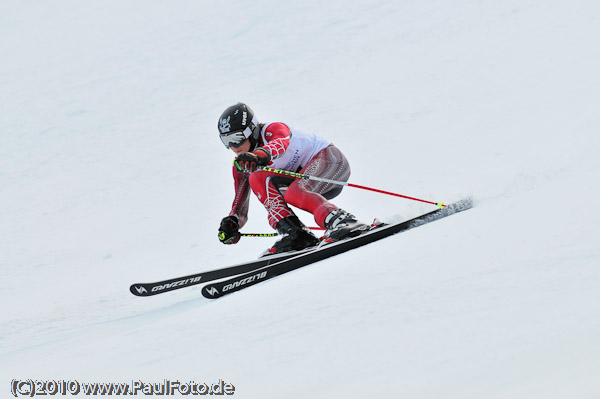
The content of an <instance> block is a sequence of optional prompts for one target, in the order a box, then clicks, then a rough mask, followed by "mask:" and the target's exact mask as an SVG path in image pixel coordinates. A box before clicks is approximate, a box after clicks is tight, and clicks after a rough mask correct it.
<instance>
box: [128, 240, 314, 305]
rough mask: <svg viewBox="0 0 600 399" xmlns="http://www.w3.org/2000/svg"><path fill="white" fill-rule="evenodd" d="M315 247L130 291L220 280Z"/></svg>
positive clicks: (139, 293)
mask: <svg viewBox="0 0 600 399" xmlns="http://www.w3.org/2000/svg"><path fill="white" fill-rule="evenodd" d="M310 250H314V248H309V249H306V250H303V251H295V252H287V253H282V254H277V255H270V256H268V257H264V258H260V259H257V260H253V261H250V262H246V263H240V264H238V265H235V266H228V267H224V268H222V269H215V270H210V271H206V272H202V273H196V274H191V275H189V276H184V277H177V278H172V279H169V280H163V281H157V282H154V283H138V284H132V285H131V286H130V287H129V291H131V293H132V294H133V295H136V296H152V295H156V294H162V293H163V292H168V291H173V290H177V289H179V288H184V287H190V286H192V285H196V284H203V283H206V282H209V281H213V280H219V279H222V278H227V277H231V276H236V275H238V274H242V273H248V272H250V271H252V270H256V269H260V268H262V267H265V266H268V265H271V264H273V263H277V262H281V261H282V260H285V259H289V258H292V257H294V256H297V255H299V254H303V253H306V252H308V251H310Z"/></svg>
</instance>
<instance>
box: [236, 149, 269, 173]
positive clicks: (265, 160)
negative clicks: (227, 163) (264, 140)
mask: <svg viewBox="0 0 600 399" xmlns="http://www.w3.org/2000/svg"><path fill="white" fill-rule="evenodd" d="M235 161H236V162H237V164H238V165H239V167H240V168H242V170H244V171H246V172H254V171H255V170H256V169H257V168H258V167H259V166H267V165H268V164H269V162H271V155H270V154H269V152H268V151H267V150H264V149H262V148H258V149H257V150H255V151H254V152H244V153H243V154H240V155H238V157H237V158H236V159H235Z"/></svg>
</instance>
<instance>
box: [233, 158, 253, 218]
mask: <svg viewBox="0 0 600 399" xmlns="http://www.w3.org/2000/svg"><path fill="white" fill-rule="evenodd" d="M248 177H249V175H248V174H247V173H243V172H242V171H240V170H238V169H237V167H236V166H235V165H234V166H233V182H234V188H235V197H234V199H233V204H232V205H231V212H229V216H235V217H237V219H238V224H239V227H240V228H241V227H244V225H245V224H246V222H247V221H248V206H249V205H250V184H249V183H248Z"/></svg>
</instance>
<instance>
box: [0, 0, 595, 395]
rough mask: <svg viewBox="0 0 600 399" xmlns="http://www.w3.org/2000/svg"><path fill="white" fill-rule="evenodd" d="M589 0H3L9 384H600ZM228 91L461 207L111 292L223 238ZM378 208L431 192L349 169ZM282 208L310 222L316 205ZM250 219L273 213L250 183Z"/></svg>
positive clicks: (411, 210)
mask: <svg viewBox="0 0 600 399" xmlns="http://www.w3.org/2000/svg"><path fill="white" fill-rule="evenodd" d="M599 12H600V5H598V4H597V3H596V2H594V1H591V0H577V1H568V2H567V1H566V0H559V1H555V2H552V3H551V4H550V3H547V2H542V1H535V0H526V1H519V2H517V1H513V0H511V1H506V2H473V1H459V0H453V1H449V2H444V1H441V0H433V1H429V2H425V3H418V4H417V3H414V2H413V3H411V2H392V1H380V2H376V3H373V2H367V1H362V0H361V1H356V2H350V3H348V2H341V1H337V0H336V1H332V2H327V3H323V2H317V1H312V0H310V1H306V2H303V3H298V4H294V5H290V4H287V3H281V2H275V1H264V0H260V1H258V2H256V1H254V2H249V1H245V0H239V1H234V2H229V3H226V4H213V5H208V4H204V3H202V4H201V3H198V2H193V1H189V0H188V1H181V2H178V3H176V4H175V3H173V4H171V3H169V4H167V3H161V2H156V1H153V2H142V1H139V0H134V1H131V2H127V3H125V4H124V3H122V2H117V1H115V0H110V1H104V2H102V3H98V4H91V3H89V4H82V3H79V2H75V1H70V0H69V1H62V2H58V3H53V4H52V5H50V4H43V3H39V2H38V3H32V4H29V3H28V4H25V3H18V2H12V1H8V2H3V3H2V4H0V52H1V53H2V54H3V57H2V58H3V61H2V62H1V63H0V89H1V91H2V93H3V95H2V96H0V110H1V111H0V225H2V229H1V230H0V242H1V243H2V244H1V246H0V248H1V251H0V266H1V267H2V271H3V274H4V277H3V284H2V288H1V289H0V303H1V304H2V305H1V307H0V309H1V316H2V317H1V318H0V360H1V361H0V392H4V394H5V395H7V394H8V392H9V389H10V381H11V380H12V379H14V378H19V379H26V378H38V379H44V380H51V379H56V380H60V379H65V380H74V379H76V380H79V381H89V382H94V381H98V382H103V381H115V382H130V381H132V380H139V379H143V380H146V381H148V382H157V381H162V380H163V379H165V378H171V379H173V380H175V379H179V380H184V381H185V380H188V379H189V380H195V381H198V382H200V381H207V382H216V381H218V380H219V378H221V379H224V380H226V381H227V382H231V383H233V384H234V385H235V386H236V392H235V396H236V397H241V398H275V397H286V398H306V397H312V398H338V397H347V398H349V397H357V398H358V397H375V398H384V397H385V398H387V397H418V398H440V397H444V398H461V399H464V398H482V397H485V398H532V397H543V398H566V397H569V398H575V397H576V398H596V397H600V383H598V379H597V376H598V374H599V373H600V360H599V359H600V345H599V343H600V340H599V337H600V317H598V315H599V314H600V294H599V293H598V287H599V286H600V272H599V271H598V266H599V265H600V247H599V246H598V243H599V242H600V234H599V232H598V231H599V230H598V226H599V224H600V211H598V209H597V206H596V203H597V201H596V199H597V198H598V196H599V193H600V189H599V187H598V176H599V175H600V161H598V156H597V154H598V153H599V152H600V139H599V136H600V134H599V133H600V116H598V107H599V105H600V94H599V92H600V90H599V89H600V75H598V73H597V71H598V70H600V47H599V46H597V44H596V42H597V37H599V36H600V24H599V20H598V15H600V14H599ZM236 101H245V102H247V103H248V104H249V105H250V106H251V107H252V108H253V109H254V111H255V112H256V114H257V116H258V117H259V118H260V119H261V120H282V121H285V122H289V123H290V124H292V125H294V126H298V127H301V128H304V129H306V130H311V131H314V132H315V133H317V134H320V135H323V136H325V137H327V138H328V139H330V140H331V141H333V142H334V143H335V144H336V145H337V146H338V147H339V148H340V149H342V151H344V152H345V154H346V155H347V156H348V158H349V160H350V162H351V165H352V177H351V181H352V182H353V183H356V184H363V185H367V186H371V187H377V188H381V189H384V190H389V191H395V192H400V193H402V194H405V195H410V196H415V197H419V198H425V199H431V200H432V201H444V202H446V203H450V202H453V201H455V200H458V199H460V198H463V197H465V196H472V197H473V198H474V199H475V207H474V208H473V209H471V210H469V211H467V212H464V213H461V214H458V215H455V216H452V217H449V218H447V219H443V220H440V221H437V222H435V223H432V224H430V225H424V226H421V227H419V228H417V229H414V230H411V231H408V232H405V233H402V234H400V235H397V236H393V237H391V238H388V239H385V240H382V241H380V242H376V243H374V244H371V245H369V246H367V247H363V248H360V249H358V250H354V251H351V252H348V253H345V254H342V255H339V256H337V257H335V258H332V259H328V260H326V261H323V262H320V263H317V264H314V265H311V266H308V267H304V268H301V269H299V270H296V271H294V272H291V273H288V274H286V275H284V276H281V277H279V278H276V279H274V280H271V281H268V282H265V283H264V284H258V285H257V286H254V287H249V288H248V289H245V290H243V291H240V292H238V293H235V294H233V295H231V296H228V297H225V298H222V299H219V300H217V301H210V300H206V299H204V298H203V297H202V296H201V294H200V288H201V286H196V287H192V288H187V289H182V290H178V291H174V292H171V293H166V294H162V295H158V296H156V297H150V298H137V297H134V296H133V295H131V294H130V293H129V291H128V287H129V285H130V284H131V283H134V282H139V281H156V280H160V279H165V278H171V277H176V276H184V275H188V274H191V273H195V272H198V271H202V270H209V269H213V268H217V267H222V266H227V265H231V264H236V263H240V262H241V261H244V260H246V259H251V258H253V257H256V256H258V255H259V254H260V253H261V252H262V251H263V250H264V248H266V247H267V246H268V245H269V244H270V241H269V240H268V239H250V238H249V239H245V240H242V242H240V243H239V244H238V245H236V246H233V247H226V246H223V245H221V244H220V243H219V242H218V240H217V239H216V230H217V227H218V223H219V221H220V219H221V218H222V217H223V216H225V215H226V214H227V213H228V211H229V205H230V203H231V200H232V198H233V184H232V180H231V176H230V173H231V172H230V169H229V166H228V165H230V162H231V160H232V153H231V152H227V151H226V150H225V149H224V148H223V147H222V144H221V143H220V141H219V140H218V138H217V136H216V135H217V130H216V121H217V118H218V115H219V114H220V112H221V111H222V110H223V109H224V108H225V107H227V106H228V105H230V104H231V103H234V102H236ZM333 202H334V203H335V204H336V205H338V206H340V207H342V208H345V209H348V210H349V211H351V212H352V213H354V214H356V215H357V216H358V217H359V218H361V219H363V220H365V221H371V220H372V219H373V218H375V217H378V218H380V219H382V220H383V221H388V222H394V221H401V220H405V219H409V218H411V217H413V216H416V215H418V214H421V213H424V212H427V211H429V210H431V207H430V206H428V205H425V204H421V203H416V202H411V201H406V200H402V199H398V198H393V197H388V196H382V195H378V194H374V193H371V192H365V191H361V190H355V189H352V188H345V189H344V191H343V193H342V194H341V195H340V196H339V197H338V198H336V199H335V200H334V201H333ZM299 216H300V217H301V218H302V219H303V220H304V221H305V222H306V223H307V224H312V223H313V222H312V219H311V215H308V214H306V213H304V212H299ZM244 230H246V231H252V232H260V231H268V225H267V222H266V212H265V211H264V209H263V208H262V206H261V205H260V203H259V202H258V201H257V200H256V199H254V198H253V199H252V200H251V209H250V221H249V223H248V225H247V226H246V227H245V228H244Z"/></svg>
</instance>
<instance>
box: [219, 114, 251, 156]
mask: <svg viewBox="0 0 600 399" xmlns="http://www.w3.org/2000/svg"><path fill="white" fill-rule="evenodd" d="M217 127H218V128H219V137H220V138H221V141H222V142H223V144H224V145H225V147H227V148H230V147H239V146H240V145H242V144H243V143H244V142H245V141H246V139H250V142H251V147H250V148H251V150H252V149H253V148H254V147H255V146H256V144H257V143H258V137H259V135H260V128H259V126H258V119H257V118H256V116H255V115H254V111H252V109H251V108H250V107H249V106H247V105H246V104H244V103H237V104H235V105H232V106H231V107H228V108H227V109H226V110H225V111H223V113H222V114H221V116H220V117H219V123H218V125H217Z"/></svg>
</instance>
